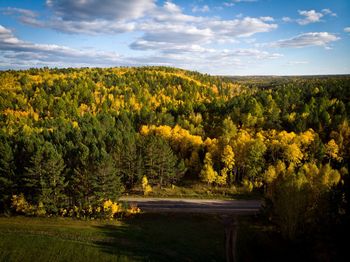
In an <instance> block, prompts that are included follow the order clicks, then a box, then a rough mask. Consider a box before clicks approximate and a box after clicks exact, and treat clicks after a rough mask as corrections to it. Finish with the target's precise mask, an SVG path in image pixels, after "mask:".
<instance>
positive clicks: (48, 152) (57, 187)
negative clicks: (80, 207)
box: [25, 142, 67, 213]
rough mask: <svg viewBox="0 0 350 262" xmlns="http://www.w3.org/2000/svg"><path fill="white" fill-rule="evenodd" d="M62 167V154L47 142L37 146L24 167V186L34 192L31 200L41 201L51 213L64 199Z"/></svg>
mask: <svg viewBox="0 0 350 262" xmlns="http://www.w3.org/2000/svg"><path fill="white" fill-rule="evenodd" d="M64 168H65V166H64V162H63V159H62V156H61V155H60V154H59V153H58V152H57V151H56V149H55V148H54V146H53V145H52V144H51V143H49V142H45V143H44V144H43V145H42V146H40V147H39V148H38V150H37V151H36V152H35V153H34V155H33V156H32V157H31V159H30V166H28V167H26V178H25V181H26V187H28V188H32V189H34V190H32V192H33V191H34V192H35V193H36V195H33V196H32V198H33V200H34V201H35V202H36V203H38V202H42V203H43V204H44V206H45V208H46V209H47V210H48V211H50V212H53V213H56V212H57V211H58V208H59V207H60V206H61V205H62V204H64V202H65V200H66V195H65V193H64V190H65V187H66V185H67V184H66V182H65V177H64V173H63V171H64Z"/></svg>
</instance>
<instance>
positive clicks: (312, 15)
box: [297, 10, 323, 25]
mask: <svg viewBox="0 0 350 262" xmlns="http://www.w3.org/2000/svg"><path fill="white" fill-rule="evenodd" d="M298 13H299V14H300V15H301V16H304V18H303V19H297V22H298V24H299V25H307V24H310V23H316V22H320V21H321V20H320V19H321V18H322V17H323V14H322V13H318V12H316V11H315V10H309V11H306V10H299V11H298Z"/></svg>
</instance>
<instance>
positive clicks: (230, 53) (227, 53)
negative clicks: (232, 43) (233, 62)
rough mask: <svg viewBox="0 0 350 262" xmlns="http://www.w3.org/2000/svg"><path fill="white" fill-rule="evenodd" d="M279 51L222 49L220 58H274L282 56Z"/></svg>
mask: <svg viewBox="0 0 350 262" xmlns="http://www.w3.org/2000/svg"><path fill="white" fill-rule="evenodd" d="M282 56H283V55H282V54H279V53H269V52H267V51H262V50H258V49H251V48H247V49H235V50H223V51H222V52H221V58H223V57H251V58H254V59H274V58H279V57H282Z"/></svg>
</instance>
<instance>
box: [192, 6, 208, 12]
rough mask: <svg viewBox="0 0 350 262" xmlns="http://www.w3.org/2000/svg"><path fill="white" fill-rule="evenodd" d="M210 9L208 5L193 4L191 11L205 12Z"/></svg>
mask: <svg viewBox="0 0 350 262" xmlns="http://www.w3.org/2000/svg"><path fill="white" fill-rule="evenodd" d="M209 11H210V8H209V6H208V5H203V6H202V7H199V6H194V7H193V8H192V12H193V13H197V12H201V13H207V12H209Z"/></svg>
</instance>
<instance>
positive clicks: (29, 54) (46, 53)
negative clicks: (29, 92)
mask: <svg viewBox="0 0 350 262" xmlns="http://www.w3.org/2000/svg"><path fill="white" fill-rule="evenodd" d="M0 50H2V52H1V55H2V56H3V60H6V61H7V63H10V64H11V65H13V66H24V65H27V67H29V66H30V65H33V64H40V65H46V64H50V63H51V64H53V63H57V64H60V63H67V64H69V65H72V66H73V65H74V64H78V65H81V64H84V63H85V64H90V65H91V64H94V65H98V64H99V65H103V64H120V63H122V62H123V60H122V57H121V56H120V55H118V54H116V53H114V52H97V51H95V50H79V49H73V48H70V47H66V46H60V45H55V44H37V43H32V42H27V41H23V40H21V39H18V38H17V37H16V36H14V35H13V33H12V31H11V30H9V29H8V28H5V27H3V26H2V25H0ZM22 64H23V65H22Z"/></svg>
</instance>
